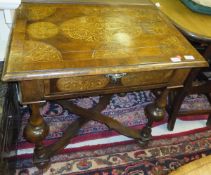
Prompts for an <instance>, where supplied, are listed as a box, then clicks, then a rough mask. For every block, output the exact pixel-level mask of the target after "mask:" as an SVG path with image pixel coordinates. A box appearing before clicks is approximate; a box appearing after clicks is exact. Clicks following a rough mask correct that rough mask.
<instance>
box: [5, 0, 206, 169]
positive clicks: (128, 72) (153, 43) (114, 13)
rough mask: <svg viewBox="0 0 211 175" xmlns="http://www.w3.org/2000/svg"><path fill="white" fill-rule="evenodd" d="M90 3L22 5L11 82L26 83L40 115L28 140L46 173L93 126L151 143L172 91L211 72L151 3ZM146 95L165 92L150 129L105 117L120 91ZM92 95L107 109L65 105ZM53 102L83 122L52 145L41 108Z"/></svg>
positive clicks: (153, 109)
mask: <svg viewBox="0 0 211 175" xmlns="http://www.w3.org/2000/svg"><path fill="white" fill-rule="evenodd" d="M54 2H55V1H54ZM79 2H81V3H79ZM87 2H88V3H85V1H78V2H72V1H71V3H66V4H65V3H62V2H61V1H60V2H59V3H53V4H44V3H22V5H21V6H20V8H19V9H18V10H17V12H16V20H15V24H14V26H13V33H12V36H11V44H10V48H9V52H8V58H7V60H6V62H5V65H4V74H3V80H4V81H16V82H18V85H19V92H20V101H21V103H22V104H29V105H30V107H31V109H32V114H31V116H30V118H29V121H28V124H27V125H26V127H25V129H24V135H25V138H26V139H27V140H28V141H30V142H33V143H35V150H34V156H33V159H34V163H35V164H36V165H37V167H38V168H45V167H47V166H48V164H49V161H50V157H52V156H53V155H55V154H56V153H57V152H58V151H59V150H61V149H62V148H64V147H65V146H66V145H67V144H68V143H69V139H71V138H72V137H74V136H75V135H76V134H77V132H78V130H79V129H80V127H81V126H82V125H84V124H85V123H87V122H88V121H89V120H95V121H98V122H101V123H104V124H106V125H107V126H108V127H110V128H112V129H115V130H116V131H117V132H119V133H121V134H123V135H126V136H128V137H131V138H134V139H136V140H138V141H139V143H141V145H146V144H147V143H148V141H149V140H150V139H151V137H152V136H151V127H152V124H153V122H154V121H160V120H162V119H163V118H164V114H165V106H166V99H167V95H168V92H169V89H170V88H178V87H182V86H183V84H184V82H185V80H186V77H187V76H188V74H189V73H190V72H192V71H193V70H195V69H197V68H199V67H205V66H207V62H206V61H205V60H204V58H203V57H202V56H201V55H200V54H199V53H198V52H197V51H196V50H195V49H194V48H193V47H192V46H191V45H190V44H189V42H188V41H187V40H186V39H185V38H184V37H183V36H182V35H181V34H180V33H179V32H178V31H177V29H176V28H175V27H174V26H173V25H172V24H171V23H170V22H169V20H168V19H167V18H166V17H165V15H163V14H162V13H161V12H160V11H159V10H158V9H157V8H156V7H155V6H154V5H153V3H151V2H150V1H148V0H140V1H137V0H133V1H129V0H128V1H127V0H125V1H123V2H121V1H118V0H117V1H115V2H112V1H110V0H108V1H97V0H96V3H94V1H93V0H92V1H91V2H90V1H87ZM120 2H121V3H120ZM187 55H188V56H191V57H189V58H191V59H185V57H184V56H187ZM175 59H176V62H175ZM145 89H147V90H149V89H158V91H159V93H158V92H157V93H156V94H157V95H158V96H157V99H156V100H155V101H154V102H153V103H152V104H148V105H147V106H146V107H145V115H146V117H147V118H148V122H147V124H146V126H145V127H144V128H143V129H141V130H137V129H133V128H129V127H126V126H123V125H122V124H121V123H119V122H118V121H116V120H115V119H112V118H110V117H109V116H105V115H103V114H101V111H102V110H103V109H104V108H105V107H106V106H107V105H108V104H109V101H110V98H111V95H112V94H113V93H122V92H129V91H134V90H145ZM85 95H86V96H87V95H100V100H99V103H98V104H97V105H96V106H94V107H93V108H91V109H84V108H81V107H79V106H76V105H75V104H72V103H71V102H70V101H67V100H65V99H68V98H73V97H81V96H85ZM121 95H122V94H121ZM47 100H57V101H56V102H57V103H59V104H60V105H62V106H63V107H64V108H66V109H68V110H70V111H71V112H73V113H74V114H76V115H78V116H80V117H79V118H78V119H77V120H76V121H74V122H73V123H71V124H70V125H69V127H68V128H67V129H66V132H65V133H64V135H63V137H61V138H60V140H58V141H57V142H55V143H54V144H52V145H48V146H44V145H43V144H42V141H43V140H44V138H45V137H46V136H47V135H48V132H49V127H48V126H47V124H46V123H45V121H44V119H43V117H42V116H41V115H40V113H39V107H40V104H42V103H43V102H46V101H47Z"/></svg>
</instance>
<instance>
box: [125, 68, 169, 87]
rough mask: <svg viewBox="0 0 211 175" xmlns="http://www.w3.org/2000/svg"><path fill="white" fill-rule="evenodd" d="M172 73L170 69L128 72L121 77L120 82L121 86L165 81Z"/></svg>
mask: <svg viewBox="0 0 211 175" xmlns="http://www.w3.org/2000/svg"><path fill="white" fill-rule="evenodd" d="M172 73H173V71H172V70H163V71H151V72H138V73H128V74H127V76H124V77H122V79H121V83H122V85H123V86H138V85H150V84H158V83H165V82H167V81H168V80H169V78H170V77H171V75H172Z"/></svg>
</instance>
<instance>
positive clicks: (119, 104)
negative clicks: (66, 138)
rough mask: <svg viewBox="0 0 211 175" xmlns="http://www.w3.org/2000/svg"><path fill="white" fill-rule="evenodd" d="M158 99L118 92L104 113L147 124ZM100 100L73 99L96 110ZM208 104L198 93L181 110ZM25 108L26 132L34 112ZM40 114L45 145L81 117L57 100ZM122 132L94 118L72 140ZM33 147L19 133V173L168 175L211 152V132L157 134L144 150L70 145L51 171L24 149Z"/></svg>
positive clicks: (125, 144)
mask: <svg viewBox="0 0 211 175" xmlns="http://www.w3.org/2000/svg"><path fill="white" fill-rule="evenodd" d="M153 100H154V96H153V95H152V94H151V93H150V92H149V91H145V92H132V93H128V94H127V95H126V96H124V97H120V96H118V95H114V96H113V97H112V99H111V101H110V104H109V105H108V106H107V108H106V109H105V110H104V111H102V113H103V114H105V115H108V116H110V117H112V118H115V119H116V120H118V121H120V122H121V123H123V124H124V125H126V126H130V127H135V128H142V127H143V126H144V124H145V123H146V122H147V119H146V117H145V116H144V111H143V108H144V106H145V105H146V104H148V103H151V102H152V101H153ZM98 101H99V97H89V98H80V99H74V100H73V102H74V103H75V104H77V105H79V106H81V107H84V108H91V107H92V106H94V105H96V103H98ZM207 106H208V103H207V100H206V98H205V97H204V96H195V95H193V96H190V97H188V98H187V99H186V100H185V103H184V104H183V106H182V109H181V110H188V109H192V108H206V107H207ZM22 111H23V119H22V130H23V127H24V126H25V124H26V123H27V120H28V117H29V112H28V108H23V110H22ZM40 112H41V114H42V115H43V116H44V118H45V120H46V121H47V123H48V124H49V125H50V133H49V135H48V137H47V138H46V141H45V144H50V143H53V142H54V141H56V140H57V139H58V138H59V137H61V136H62V133H63V131H64V130H65V128H66V127H67V125H68V123H71V122H73V121H74V120H75V119H76V118H77V116H76V115H74V114H72V113H71V112H69V111H67V110H65V109H63V108H62V107H61V106H59V105H58V104H54V103H47V104H46V105H45V106H43V108H42V109H40ZM167 117H168V116H167V115H166V117H165V120H164V121H162V122H159V123H155V124H154V126H157V125H160V124H163V123H165V122H166V121H167ZM206 117H207V116H194V117H192V116H190V117H188V118H186V120H187V119H188V120H198V119H205V118H206ZM181 119H183V118H181ZM117 135H118V133H116V132H115V131H113V130H110V129H108V128H107V127H106V126H105V125H103V124H100V123H98V122H94V121H90V122H89V123H88V124H86V125H85V126H84V127H83V128H82V129H81V130H80V131H79V133H78V136H77V137H75V138H74V139H72V140H71V141H70V144H74V143H79V142H82V141H90V140H95V139H98V138H101V139H103V138H110V137H111V136H117ZM33 146H34V145H33V144H29V143H28V142H26V141H25V140H24V138H23V137H22V132H20V136H19V142H18V150H22V154H19V155H18V156H16V157H12V158H10V159H11V160H10V162H11V165H12V167H15V169H16V174H17V175H25V174H29V175H41V174H44V175H60V174H64V175H65V174H66V175H77V174H78V175H79V174H80V175H83V174H84V175H85V174H86V175H101V174H102V175H110V174H111V175H120V174H121V175H123V174H125V175H139V174H146V175H148V174H149V175H155V174H159V175H163V174H167V173H168V172H169V171H171V170H173V169H175V168H177V167H179V166H181V165H183V164H185V163H187V162H189V161H192V160H194V159H197V158H200V157H202V156H206V155H208V154H210V153H211V131H210V130H209V129H208V128H206V127H204V128H200V129H197V130H194V131H189V132H184V133H179V134H171V135H162V136H157V137H154V138H153V141H151V142H150V143H149V145H148V147H147V148H141V147H140V145H139V144H138V143H137V142H136V141H134V140H128V141H121V142H116V143H110V144H99V145H98V144H96V145H95V146H88V145H87V146H83V147H78V148H67V149H65V150H63V151H62V152H60V154H58V155H56V156H54V157H53V158H52V159H51V162H52V165H51V167H50V168H49V169H48V170H47V171H46V172H40V171H38V170H37V168H35V167H34V166H33V163H32V154H31V153H29V152H27V151H25V152H24V150H27V149H29V148H33Z"/></svg>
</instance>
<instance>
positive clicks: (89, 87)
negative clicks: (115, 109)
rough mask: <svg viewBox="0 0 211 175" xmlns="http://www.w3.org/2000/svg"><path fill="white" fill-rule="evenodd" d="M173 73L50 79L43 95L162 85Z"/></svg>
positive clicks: (140, 73) (156, 72) (169, 71)
mask: <svg viewBox="0 0 211 175" xmlns="http://www.w3.org/2000/svg"><path fill="white" fill-rule="evenodd" d="M173 72H174V71H173V70H163V71H151V72H137V73H120V74H107V75H95V76H76V77H66V78H59V79H51V80H46V81H45V94H47V95H49V94H56V93H60V94H61V93H65V94H67V93H77V92H81V93H82V92H87V91H101V90H108V89H114V88H115V89H122V88H125V87H131V86H132V87H133V86H134V87H136V86H145V85H155V84H162V83H167V82H168V81H169V79H170V77H171V76H172V74H173ZM140 89H141V88H140Z"/></svg>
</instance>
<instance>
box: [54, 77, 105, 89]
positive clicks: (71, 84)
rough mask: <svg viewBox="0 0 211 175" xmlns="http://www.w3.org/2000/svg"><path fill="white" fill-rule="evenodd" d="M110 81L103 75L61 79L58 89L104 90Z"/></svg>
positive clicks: (57, 84) (57, 83)
mask: <svg viewBox="0 0 211 175" xmlns="http://www.w3.org/2000/svg"><path fill="white" fill-rule="evenodd" d="M108 83H109V79H108V78H106V77H105V76H103V75H99V76H85V77H71V78H61V79H59V80H57V82H56V87H57V89H58V90H59V91H70V92H71V91H72V92H73V91H87V90H95V89H101V88H104V87H105V86H106V85H107V84H108Z"/></svg>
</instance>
